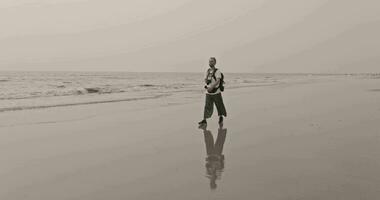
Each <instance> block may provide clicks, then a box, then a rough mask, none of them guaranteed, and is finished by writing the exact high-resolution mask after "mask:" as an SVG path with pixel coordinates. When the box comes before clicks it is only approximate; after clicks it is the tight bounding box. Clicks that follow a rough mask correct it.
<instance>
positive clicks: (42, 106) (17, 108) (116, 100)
mask: <svg viewBox="0 0 380 200" xmlns="http://www.w3.org/2000/svg"><path fill="white" fill-rule="evenodd" d="M170 95H171V94H160V95H155V96H146V97H135V98H124V99H112V100H99V101H86V102H76V103H62V104H52V105H38V106H15V107H8V108H0V112H6V111H19V110H32V109H43V108H55V107H68V106H79V105H91V104H102V103H116V102H124V101H138V100H147V99H157V98H161V97H166V96H170Z"/></svg>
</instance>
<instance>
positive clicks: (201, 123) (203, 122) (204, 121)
mask: <svg viewBox="0 0 380 200" xmlns="http://www.w3.org/2000/svg"><path fill="white" fill-rule="evenodd" d="M198 124H199V125H203V124H207V121H206V120H205V119H204V120H202V121H200V122H198Z"/></svg>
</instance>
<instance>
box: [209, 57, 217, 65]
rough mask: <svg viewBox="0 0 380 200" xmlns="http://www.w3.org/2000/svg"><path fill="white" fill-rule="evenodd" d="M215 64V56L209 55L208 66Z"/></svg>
mask: <svg viewBox="0 0 380 200" xmlns="http://www.w3.org/2000/svg"><path fill="white" fill-rule="evenodd" d="M215 64H216V58H215V57H210V59H209V60H208V65H209V66H210V67H215Z"/></svg>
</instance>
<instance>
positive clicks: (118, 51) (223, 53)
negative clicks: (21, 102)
mask: <svg viewBox="0 0 380 200" xmlns="http://www.w3.org/2000/svg"><path fill="white" fill-rule="evenodd" d="M379 20H380V3H378V1H376V0H362V1H358V0H286V1H284V0H234V1H231V0H107V1H105V0H1V1H0V27H1V31H0V55H1V56H0V70H28V71H31V70H54V71H67V70H70V71H71V70H79V71H99V70H100V71H180V72H182V71H192V72H198V71H204V69H205V67H207V61H208V57H209V56H216V57H217V59H218V65H219V67H220V68H222V69H223V70H224V71H226V72H322V73H326V72H338V73H342V72H380V70H379V69H380V68H379V67H378V64H380V57H379V56H380V39H379V35H380V21H379Z"/></svg>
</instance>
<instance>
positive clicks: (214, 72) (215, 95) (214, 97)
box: [199, 57, 227, 125]
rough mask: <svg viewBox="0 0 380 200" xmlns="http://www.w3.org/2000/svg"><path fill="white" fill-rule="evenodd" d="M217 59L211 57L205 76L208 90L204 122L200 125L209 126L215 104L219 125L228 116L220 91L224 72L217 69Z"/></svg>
mask: <svg viewBox="0 0 380 200" xmlns="http://www.w3.org/2000/svg"><path fill="white" fill-rule="evenodd" d="M215 65H216V59H215V58H214V57H211V58H210V59H209V66H210V68H209V69H208V70H207V72H206V75H205V83H206V86H205V89H206V103H205V107H204V114H203V120H202V121H200V122H199V125H203V124H207V119H208V118H210V117H211V116H212V113H213V110H214V103H215V105H216V109H217V110H218V115H219V124H220V123H223V116H225V117H226V116H227V112H226V108H225V107H224V103H223V98H222V94H221V93H222V92H221V90H220V83H221V78H222V72H221V71H220V69H217V68H215Z"/></svg>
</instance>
